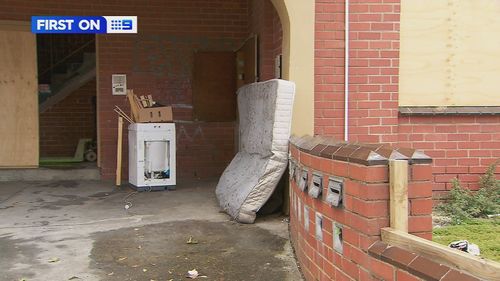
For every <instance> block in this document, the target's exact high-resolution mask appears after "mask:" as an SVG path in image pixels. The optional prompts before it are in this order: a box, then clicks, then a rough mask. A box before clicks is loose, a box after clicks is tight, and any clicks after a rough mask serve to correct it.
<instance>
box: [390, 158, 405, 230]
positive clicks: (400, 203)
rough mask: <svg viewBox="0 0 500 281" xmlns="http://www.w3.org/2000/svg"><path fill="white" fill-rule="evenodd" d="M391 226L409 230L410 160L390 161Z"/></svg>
mask: <svg viewBox="0 0 500 281" xmlns="http://www.w3.org/2000/svg"><path fill="white" fill-rule="evenodd" d="M389 174H390V177H389V180H390V215H391V227H392V228H394V229H396V230H400V231H404V232H408V161H406V160H390V161H389Z"/></svg>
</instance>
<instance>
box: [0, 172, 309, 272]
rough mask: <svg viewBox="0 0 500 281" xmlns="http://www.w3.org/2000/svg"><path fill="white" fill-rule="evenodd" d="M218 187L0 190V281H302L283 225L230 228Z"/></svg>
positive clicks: (32, 185) (61, 185) (276, 220)
mask: <svg viewBox="0 0 500 281" xmlns="http://www.w3.org/2000/svg"><path fill="white" fill-rule="evenodd" d="M215 185H216V181H209V182H201V181H193V182H189V183H183V184H180V185H178V186H177V190H175V191H163V192H145V193H135V192H133V191H132V190H130V189H129V188H127V187H126V188H122V189H116V188H115V187H114V186H113V185H112V184H111V183H105V182H99V181H47V182H0V269H1V270H0V271H1V272H2V274H0V280H8V281H12V280H14V281H18V280H29V281H31V280H43V281H47V280H50V281H58V280H146V281H151V280H157V281H159V280H172V281H174V280H175V281H177V280H186V275H187V271H188V270H192V269H196V270H197V271H198V272H199V273H200V275H201V276H206V277H199V279H201V280H220V281H222V280H224V281H238V280H240V281H243V280H252V281H255V280H265V281H273V280H276V281H283V280H291V281H295V280H302V279H301V277H300V273H299V271H298V269H297V266H296V263H295V259H294V256H293V253H292V249H291V247H290V243H289V240H288V224H287V223H286V222H285V221H284V219H283V217H279V216H268V217H266V218H261V219H258V221H257V223H256V224H254V225H242V224H238V223H235V222H232V221H230V220H229V217H228V216H227V215H225V214H224V213H221V212H219V207H218V205H217V202H216V199H215V195H214V188H215ZM127 203H128V204H129V205H131V207H130V209H128V210H125V208H124V206H125V204H127ZM190 237H192V240H195V242H197V243H196V244H187V243H186V241H187V240H189V238H190Z"/></svg>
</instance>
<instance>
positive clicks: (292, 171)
mask: <svg viewBox="0 0 500 281" xmlns="http://www.w3.org/2000/svg"><path fill="white" fill-rule="evenodd" d="M288 167H289V168H288V172H289V173H290V174H289V176H290V180H294V179H295V169H296V168H297V164H295V161H293V160H290V164H289V166H288Z"/></svg>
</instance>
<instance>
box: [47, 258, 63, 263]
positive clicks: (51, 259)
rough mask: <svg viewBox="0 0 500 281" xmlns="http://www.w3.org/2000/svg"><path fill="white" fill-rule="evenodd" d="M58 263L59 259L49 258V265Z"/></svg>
mask: <svg viewBox="0 0 500 281" xmlns="http://www.w3.org/2000/svg"><path fill="white" fill-rule="evenodd" d="M58 261H60V259H59V258H50V259H49V263H54V262H58Z"/></svg>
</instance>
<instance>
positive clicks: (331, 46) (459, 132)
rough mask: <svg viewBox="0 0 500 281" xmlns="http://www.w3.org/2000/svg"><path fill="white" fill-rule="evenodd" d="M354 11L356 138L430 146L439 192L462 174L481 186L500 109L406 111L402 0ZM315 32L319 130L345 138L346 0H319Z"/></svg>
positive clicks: (370, 3)
mask: <svg viewBox="0 0 500 281" xmlns="http://www.w3.org/2000/svg"><path fill="white" fill-rule="evenodd" d="M350 12H351V16H350V21H351V23H350V29H351V32H350V41H349V42H350V76H349V82H350V86H349V90H350V101H349V134H350V135H349V140H350V141H362V142H373V143H379V142H387V143H393V144H395V143H398V144H400V145H401V146H404V147H413V148H419V149H423V150H424V151H425V152H427V153H428V154H429V155H430V156H432V157H433V158H434V159H435V163H434V167H433V174H434V181H435V183H434V195H435V196H436V197H438V196H440V195H442V194H443V193H446V192H447V190H449V189H450V186H451V183H450V181H451V179H452V178H454V177H458V178H459V179H460V180H461V181H462V182H463V183H464V186H467V187H470V188H471V189H477V187H478V183H477V180H478V177H479V174H481V173H484V171H485V168H486V166H487V165H489V164H490V163H492V162H493V161H495V160H496V159H499V158H500V153H499V149H500V138H499V135H498V131H500V129H499V128H500V117H498V116H479V115H477V116H454V117H443V116H428V117H404V116H398V71H399V21H400V0H391V1H386V0H358V1H352V2H351V5H350ZM315 33H316V36H315V51H316V55H315V113H314V114H315V120H314V126H315V127H314V128H315V129H314V133H315V134H317V135H327V136H334V137H335V138H337V139H343V138H344V134H343V130H344V98H345V97H344V1H342V0H316V30H315ZM497 173H498V176H499V177H500V168H499V170H497Z"/></svg>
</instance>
